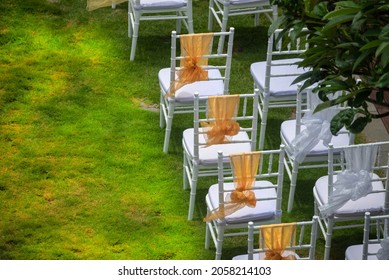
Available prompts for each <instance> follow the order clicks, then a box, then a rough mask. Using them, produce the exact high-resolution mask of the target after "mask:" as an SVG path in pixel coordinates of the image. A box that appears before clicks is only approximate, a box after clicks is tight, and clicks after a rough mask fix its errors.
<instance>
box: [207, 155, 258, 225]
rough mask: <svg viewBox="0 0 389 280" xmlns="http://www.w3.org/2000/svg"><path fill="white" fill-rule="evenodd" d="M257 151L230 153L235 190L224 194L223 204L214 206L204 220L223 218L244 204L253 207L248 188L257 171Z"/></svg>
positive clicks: (254, 201) (253, 180) (255, 202)
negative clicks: (218, 206) (217, 206)
mask: <svg viewBox="0 0 389 280" xmlns="http://www.w3.org/2000/svg"><path fill="white" fill-rule="evenodd" d="M260 157H261V154H260V153H259V152H253V153H243V154H235V155H230V161H231V167H232V170H233V173H234V175H235V179H234V184H235V190H234V191H232V192H231V194H228V195H227V196H226V199H225V202H226V204H225V205H224V206H221V207H220V208H216V209H215V210H214V211H212V212H211V213H209V214H208V215H207V216H206V217H205V218H204V221H205V222H209V221H212V220H215V219H224V218H225V217H226V216H228V215H231V214H232V213H234V212H236V211H238V210H239V209H241V208H243V207H244V206H248V207H251V208H254V207H255V206H256V204H257V200H256V197H255V193H254V192H253V191H252V190H250V189H251V188H252V186H253V184H254V182H255V175H256V174H257V172H258V165H259V159H260Z"/></svg>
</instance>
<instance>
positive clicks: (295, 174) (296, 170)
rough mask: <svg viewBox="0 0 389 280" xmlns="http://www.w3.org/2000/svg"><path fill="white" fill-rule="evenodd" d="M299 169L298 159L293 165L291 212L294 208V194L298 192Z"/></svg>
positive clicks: (290, 194)
mask: <svg viewBox="0 0 389 280" xmlns="http://www.w3.org/2000/svg"><path fill="white" fill-rule="evenodd" d="M298 169H299V164H298V163H297V162H296V161H294V162H293V167H292V178H291V179H290V188H289V200H288V213H290V212H291V211H292V209H293V202H294V194H295V192H296V183H297V175H298Z"/></svg>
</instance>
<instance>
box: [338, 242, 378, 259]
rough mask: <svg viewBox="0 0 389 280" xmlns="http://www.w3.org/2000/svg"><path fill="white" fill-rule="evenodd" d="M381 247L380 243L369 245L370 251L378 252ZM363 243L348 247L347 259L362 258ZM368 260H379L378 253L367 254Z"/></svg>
mask: <svg viewBox="0 0 389 280" xmlns="http://www.w3.org/2000/svg"><path fill="white" fill-rule="evenodd" d="M379 249H381V245H380V244H370V245H369V247H368V251H369V253H373V254H376V253H377V252H378V250H379ZM362 250H363V245H362V244H359V245H352V246H349V247H348V248H347V249H346V253H345V255H346V260H362ZM367 259H368V260H378V259H377V256H376V255H370V256H367Z"/></svg>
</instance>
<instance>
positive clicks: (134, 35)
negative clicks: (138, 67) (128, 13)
mask: <svg viewBox="0 0 389 280" xmlns="http://www.w3.org/2000/svg"><path fill="white" fill-rule="evenodd" d="M134 16H135V19H134V29H133V30H132V42H131V55H130V61H133V60H134V59H135V52H136V43H137V41H138V33H139V21H140V20H139V18H140V15H134Z"/></svg>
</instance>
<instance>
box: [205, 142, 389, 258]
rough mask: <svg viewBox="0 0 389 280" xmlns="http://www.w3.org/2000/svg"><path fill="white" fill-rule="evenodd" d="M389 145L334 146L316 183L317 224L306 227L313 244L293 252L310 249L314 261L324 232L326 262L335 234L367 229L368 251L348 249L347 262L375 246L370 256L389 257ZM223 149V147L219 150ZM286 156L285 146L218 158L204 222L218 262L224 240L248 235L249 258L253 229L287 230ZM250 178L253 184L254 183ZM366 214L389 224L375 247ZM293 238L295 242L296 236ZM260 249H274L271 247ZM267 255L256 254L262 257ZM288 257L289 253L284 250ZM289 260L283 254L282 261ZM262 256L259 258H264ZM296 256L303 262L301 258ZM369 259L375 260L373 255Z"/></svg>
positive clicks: (292, 244) (221, 155)
mask: <svg viewBox="0 0 389 280" xmlns="http://www.w3.org/2000/svg"><path fill="white" fill-rule="evenodd" d="M230 145H231V144H230ZM388 145H389V142H379V143H367V144H357V145H348V146H344V147H338V148H336V149H335V148H334V147H333V145H332V144H330V145H329V150H328V175H325V176H322V177H320V178H318V180H317V181H316V183H315V185H314V187H313V197H314V209H315V213H314V218H313V221H311V222H312V223H310V222H309V221H306V222H304V223H308V224H310V226H311V239H309V241H308V242H306V243H304V242H303V241H302V239H301V238H300V239H299V242H298V243H297V244H298V246H299V247H293V246H296V243H288V244H289V245H288V246H290V247H288V248H289V249H293V248H294V249H297V248H299V249H302V248H306V249H309V253H308V255H305V257H302V258H308V259H312V258H314V257H315V246H316V238H317V231H318V229H319V230H321V232H322V234H323V236H324V240H325V249H324V259H326V260H327V259H329V258H330V251H331V245H332V244H331V243H332V237H333V234H334V231H335V230H337V229H343V230H345V229H348V228H356V227H363V226H364V228H365V229H364V234H365V236H364V243H365V245H364V246H365V247H363V246H362V245H358V246H351V247H350V248H349V249H348V250H347V254H346V259H355V258H359V259H362V258H361V257H360V256H359V257H358V255H359V253H360V252H362V248H366V247H367V246H368V243H374V242H375V243H376V245H373V246H372V247H371V249H370V251H369V255H377V252H378V251H379V249H381V251H382V250H386V252H387V251H388V250H389V247H388V245H387V243H388V242H389V239H388V227H387V222H388V221H389V219H388V218H389V216H388V215H387V213H388V207H389V188H388V187H389V186H388V183H389V169H388V160H383V159H382V158H381V157H382V149H383V148H385V147H387V146H388ZM219 146H220V145H219ZM222 148H223V147H220V149H222ZM284 152H285V147H284V146H283V145H281V147H280V149H279V150H272V151H269V150H263V151H255V152H249V153H245V154H241V153H240V154H230V155H229V156H227V157H226V156H224V155H223V152H221V151H220V152H219V153H218V155H219V157H218V183H217V184H214V185H212V186H211V187H210V188H209V190H208V194H207V196H206V206H207V216H206V218H205V221H206V241H205V242H206V243H205V246H206V248H209V247H210V240H212V241H213V244H214V246H215V250H216V257H215V258H216V259H221V257H222V248H223V241H224V239H225V238H226V237H231V236H238V235H247V234H249V239H248V241H249V251H248V252H249V255H250V252H252V247H250V246H252V244H251V243H250V242H252V232H251V233H250V231H252V230H253V229H252V228H250V226H251V227H254V228H256V229H258V228H261V227H262V228H263V227H264V225H266V227H270V228H274V227H276V228H277V227H280V226H281V225H283V224H282V223H281V221H282V209H281V202H282V189H283V169H284V168H283V160H284V156H285V153H284ZM234 157H244V158H245V160H246V161H244V160H241V161H242V162H241V163H240V164H241V165H239V164H237V163H236V162H235V161H236V160H235V159H234ZM255 157H259V159H257V161H255V160H254V159H253V158H255ZM227 158H228V159H229V160H230V162H228V160H227ZM242 166H243V167H242ZM242 168H243V169H242ZM231 169H232V170H231ZM242 170H243V171H242ZM250 172H251V174H250ZM242 174H244V175H245V176H242ZM250 176H251V177H250ZM247 178H252V179H251V181H250V180H248V179H247ZM272 178H273V180H272ZM366 211H367V212H369V213H371V214H372V215H374V217H376V216H377V218H373V219H372V220H374V221H375V220H376V219H379V218H385V219H386V220H387V222H386V224H385V225H386V226H385V227H384V228H383V229H382V230H381V231H377V234H380V233H382V234H381V236H383V237H382V238H379V237H377V238H375V241H371V242H370V239H367V237H366V236H367V235H369V233H370V231H369V227H370V223H368V221H365V224H363V223H361V221H363V218H364V215H365V212H366ZM382 215H386V216H382ZM381 216H382V217H381ZM365 219H367V218H365ZM247 223H249V232H248V233H247V231H244V229H245V227H247ZM316 223H317V225H316ZM335 224H336V226H335ZM289 237H290V238H292V236H289ZM277 238H279V239H277V240H275V241H274V242H275V243H276V244H278V245H279V246H280V244H279V243H277V242H281V241H280V240H283V239H282V235H278V237H277ZM285 238H288V237H285ZM293 238H295V237H293ZM293 240H294V242H295V241H296V240H295V239H293ZM305 241H306V240H305ZM385 242H386V243H385ZM385 246H387V247H385ZM260 248H262V249H263V250H264V249H266V248H267V249H269V247H268V246H267V247H266V246H265V247H263V246H262V247H260ZM285 248H286V245H285V246H282V251H283V250H284V249H285ZM263 250H260V251H257V252H259V253H263ZM283 252H284V251H283ZM363 252H364V254H363V256H364V258H366V254H367V253H366V252H367V251H366V249H363ZM285 253H288V252H287V251H285ZM288 255H289V254H287V255H282V254H281V256H282V257H283V258H286V257H287V256H288ZM258 256H259V257H260V256H261V254H259V255H258ZM258 256H257V257H258ZM385 256H386V257H385ZM385 256H384V257H382V258H386V259H388V257H389V254H388V253H386V255H385ZM278 257H280V254H278ZM295 257H296V258H300V254H298V256H295ZM239 258H242V256H240V257H237V259H239ZM243 258H245V257H243ZM248 258H250V257H248ZM369 258H374V257H371V256H370V257H369Z"/></svg>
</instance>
